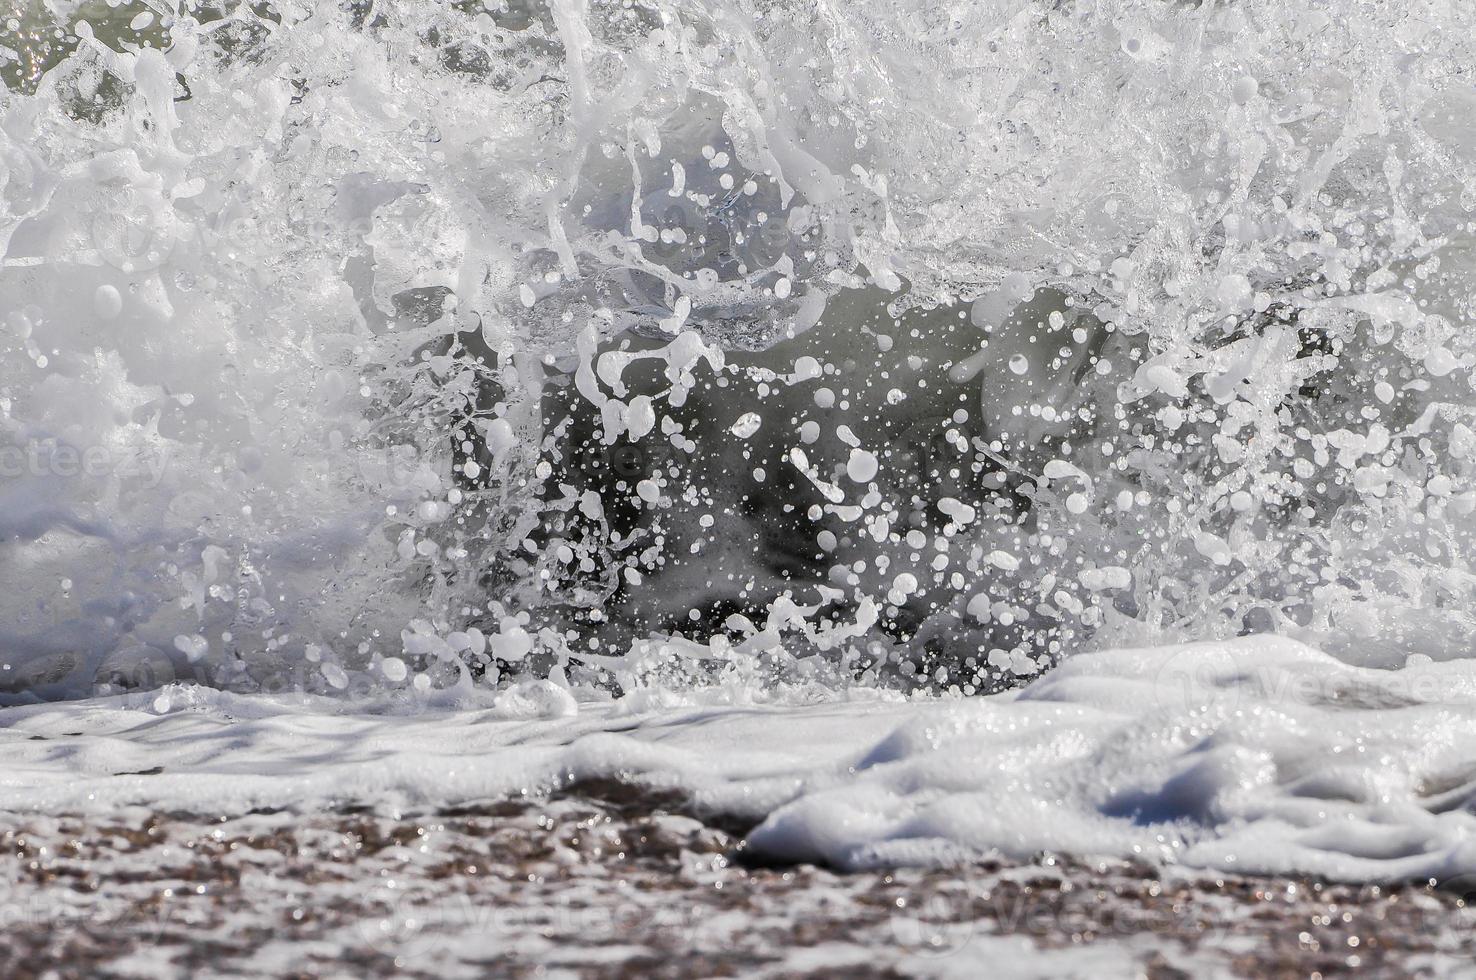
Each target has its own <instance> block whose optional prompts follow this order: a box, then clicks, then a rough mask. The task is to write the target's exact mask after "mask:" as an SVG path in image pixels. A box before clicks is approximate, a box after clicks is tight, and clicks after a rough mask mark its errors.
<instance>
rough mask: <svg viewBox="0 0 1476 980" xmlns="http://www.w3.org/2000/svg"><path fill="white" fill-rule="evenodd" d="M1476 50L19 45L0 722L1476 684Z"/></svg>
mask: <svg viewBox="0 0 1476 980" xmlns="http://www.w3.org/2000/svg"><path fill="white" fill-rule="evenodd" d="M146 14H150V15H151V16H149V17H145V15H146ZM1473 19H1476V13H1473V12H1472V11H1471V10H1470V9H1469V5H1464V4H1460V3H1457V2H1435V0H1430V2H1424V3H1416V4H1411V5H1404V6H1401V7H1398V8H1389V7H1385V6H1376V7H1370V6H1368V5H1363V4H1357V3H1352V2H1327V3H1314V4H1310V5H1302V6H1301V8H1300V9H1295V10H1291V9H1283V5H1279V4H1273V3H1269V2H1246V3H1239V4H1235V5H1233V6H1225V5H1218V4H1198V5H1193V4H1164V3H1158V2H1143V0H1102V2H1080V3H1070V2H1060V3H1056V2H1049V3H1048V2H1034V0H1032V2H1027V0H1018V2H1013V3H999V4H990V5H964V4H959V5H944V6H941V7H940V6H938V5H937V4H924V3H916V4H901V5H898V4H888V5H875V4H859V5H858V4H845V5H835V4H829V3H816V2H813V0H809V2H803V3H798V2H796V3H788V2H779V3H765V4H752V3H742V2H722V3H715V2H714V3H700V2H664V0H663V2H651V3H633V4H625V3H622V4H613V3H603V2H576V0H558V2H553V3H549V4H546V5H545V4H528V3H509V4H503V5H483V4H477V3H455V4H410V3H367V2H361V3H346V4H339V3H308V2H282V3H277V4H236V3H221V4H206V5H196V4H183V5H175V4H159V3H150V4H147V5H145V4H142V3H133V2H130V3H122V4H119V5H117V6H116V7H108V6H106V5H101V4H92V3H86V4H66V3H52V4H44V5H43V4H39V3H38V4H34V5H26V6H25V7H24V9H17V10H16V12H15V16H14V18H13V21H7V22H6V24H5V32H4V34H3V36H0V45H3V46H4V47H5V48H7V49H8V50H10V51H13V52H14V58H13V60H11V61H10V62H9V63H7V64H6V65H5V66H4V73H5V79H6V82H7V84H8V85H9V86H10V89H11V92H10V94H9V95H8V97H7V99H6V101H5V103H4V107H3V115H0V132H3V137H0V138H3V143H0V154H3V155H0V161H3V170H0V199H3V209H0V214H3V222H0V251H3V256H4V267H3V269H0V310H3V315H4V323H5V334H4V337H5V339H4V342H3V346H0V358H3V361H4V365H5V366H4V371H3V374H0V377H3V382H0V389H3V390H0V425H3V428H4V430H5V436H4V439H5V444H4V446H3V447H0V449H3V453H4V459H3V460H0V462H4V464H5V465H6V467H7V471H6V473H5V482H4V484H3V489H0V495H3V499H0V534H3V539H4V541H3V545H0V548H3V553H4V557H3V562H0V584H3V590H0V593H3V595H4V596H5V599H4V603H5V605H4V609H5V617H4V620H3V622H4V627H3V629H4V632H3V635H0V643H3V647H4V651H5V653H4V658H3V659H4V661H5V663H4V665H3V666H4V668H5V673H6V674H7V675H8V677H10V678H13V679H12V680H7V681H6V682H5V684H6V686H7V687H8V688H9V689H10V690H12V691H16V692H25V693H26V694H27V695H57V694H77V693H82V692H85V691H87V690H89V689H90V688H91V686H92V685H94V684H95V683H106V682H108V681H109V679H110V678H116V679H119V680H122V681H126V682H127V683H150V682H151V681H152V682H157V681H163V680H167V679H169V678H171V677H174V676H178V675H182V674H184V675H191V676H196V677H201V678H204V679H208V680H210V681H211V682H213V683H216V684H218V685H220V686H227V687H244V688H261V687H265V688H273V687H294V688H295V687H302V688H307V689H312V690H344V689H353V688H355V687H356V686H361V685H364V684H373V685H376V686H382V685H388V686H391V687H395V686H399V685H414V686H416V687H419V688H421V689H429V688H449V689H452V690H469V689H471V688H472V687H474V686H478V685H488V684H493V683H496V682H498V681H499V680H501V679H502V678H503V677H506V676H512V675H523V674H528V673H533V674H538V675H543V676H551V677H553V678H554V679H555V680H556V681H557V682H560V683H576V684H594V685H603V686H605V687H609V686H611V685H618V686H619V687H621V688H622V689H625V690H629V689H630V688H632V687H635V686H640V685H642V684H648V683H655V684H670V683H677V682H681V681H682V680H683V679H689V678H691V677H693V676H696V677H703V678H710V677H712V676H713V675H714V674H717V675H719V676H721V675H731V676H735V677H743V678H749V679H751V680H752V681H753V683H754V684H757V685H760V686H762V685H772V684H774V683H776V682H780V681H782V682H786V683H795V682H800V683H816V684H820V685H823V686H834V685H836V684H848V683H855V682H858V681H859V682H861V683H868V684H871V683H879V684H892V683H901V684H906V685H916V684H918V683H925V684H927V685H929V686H932V687H936V688H949V687H953V688H956V689H958V690H961V691H965V692H972V691H977V690H982V689H986V688H990V687H993V686H997V685H998V684H1000V683H1008V682H1009V681H1010V680H1011V679H1012V678H1015V677H1019V676H1028V675H1030V674H1032V673H1035V672H1037V671H1038V670H1040V669H1041V668H1042V667H1044V666H1047V665H1049V664H1050V663H1051V662H1053V661H1054V660H1055V659H1056V658H1057V657H1059V656H1061V655H1062V654H1064V653H1065V652H1068V651H1070V650H1073V649H1077V648H1080V647H1082V646H1084V645H1090V644H1093V643H1096V644H1103V643H1108V642H1111V643H1125V642H1129V641H1134V642H1142V641H1145V640H1153V639H1166V638H1173V637H1178V636H1216V635H1227V634H1234V633H1239V632H1245V631H1265V630H1272V629H1275V630H1279V631H1282V632H1287V633H1292V634H1297V635H1302V636H1304V637H1307V638H1311V639H1313V640H1315V641H1316V642H1318V643H1319V644H1321V645H1323V646H1324V647H1327V648H1331V649H1334V650H1344V651H1351V650H1352V649H1354V647H1355V645H1356V649H1357V650H1358V656H1360V657H1362V658H1364V659H1365V660H1367V661H1368V662H1397V661H1399V660H1402V657H1403V655H1404V654H1405V653H1407V652H1410V651H1420V652H1423V653H1428V654H1431V655H1435V656H1450V655H1454V654H1458V653H1463V652H1464V646H1465V638H1466V637H1468V636H1469V635H1470V631H1471V628H1472V626H1473V624H1472V622H1471V615H1470V612H1469V610H1471V609H1472V608H1473V601H1472V600H1473V595H1472V585H1473V581H1476V580H1473V578H1472V575H1471V569H1470V559H1469V555H1470V552H1471V545H1472V542H1471V540H1470V539H1471V529H1472V527H1473V522H1472V520H1471V515H1472V512H1473V510H1476V484H1473V473H1476V436H1473V430H1476V421H1473V409H1476V401H1473V393H1472V367H1473V365H1476V349H1473V342H1472V339H1471V338H1472V333H1471V330H1470V323H1471V318H1472V315H1473V310H1472V299H1471V296H1472V291H1471V282H1472V272H1473V271H1476V258H1473V257H1476V250H1473V241H1476V234H1473V233H1476V223H1473V219H1472V209H1473V207H1476V177H1473V174H1476V166H1473V157H1476V130H1472V129H1471V127H1470V124H1469V119H1470V118H1471V109H1472V108H1473V103H1476V89H1473V80H1472V78H1471V75H1470V72H1469V69H1468V68H1467V67H1466V66H1468V65H1469V64H1470V63H1471V60H1472V59H1471V55H1472V51H1471V50H1470V49H1471V41H1470V38H1472V37H1473V36H1476V35H1473V32H1472V28H1473V27H1476V24H1473V23H1472V21H1473ZM750 415H751V416H752V417H750ZM653 632H654V633H656V634H657V636H656V637H655V638H652V637H651V636H650V634H651V633H653ZM677 634H681V635H677ZM627 654H628V655H627ZM1349 655H1351V653H1350V654H1349Z"/></svg>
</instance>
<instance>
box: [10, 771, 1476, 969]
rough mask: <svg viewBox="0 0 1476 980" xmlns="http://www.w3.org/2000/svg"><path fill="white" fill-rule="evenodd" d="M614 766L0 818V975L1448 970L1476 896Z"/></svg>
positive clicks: (1466, 932) (1473, 938)
mask: <svg viewBox="0 0 1476 980" xmlns="http://www.w3.org/2000/svg"><path fill="white" fill-rule="evenodd" d="M682 811H683V806H682V803H681V801H680V800H679V799H676V798H672V797H663V796H659V795H652V794H650V793H647V792H644V791H637V790H634V789H632V788H630V787H627V786H623V785H620V784H614V783H600V784H584V785H581V786H580V787H578V788H577V789H576V790H575V791H573V792H570V793H566V794H563V795H561V796H559V797H557V798H553V799H540V800H516V801H504V802H488V803H485V804H479V805H473V806H464V807H458V808H455V809H450V810H443V811H440V812H437V813H433V814H419V815H411V814H394V813H390V812H384V811H369V810H356V809H355V808H352V807H350V808H342V809H339V810H337V811H334V812H320V813H309V814H299V813H291V812H276V813H253V814H248V815H245V816H236V817H230V818H224V817H222V818H213V817H210V816H206V815H201V814H177V813H176V814H171V813H158V812H152V811H149V810H147V809H143V808H134V809H130V810H127V811H125V812H120V813H118V814H117V815H116V816H114V817H112V818H108V819H99V818H87V819H83V818H79V817H56V818H17V817H12V816H7V817H4V818H0V819H3V823H0V864H3V869H0V915H3V921H0V925H3V929H0V973H3V974H4V975H6V976H11V977H41V976H62V977H70V976H78V977H81V976H159V975H181V976H182V975H186V974H197V973H201V972H207V973H210V974H213V975H275V976H324V975H354V976H391V975H397V976H424V977H443V976H489V975H492V976H560V975H566V976H595V977H696V976H739V975H741V976H786V977H789V976H847V977H893V976H953V975H957V976H979V975H983V973H982V972H981V971H985V972H987V973H988V975H991V976H996V977H1015V976H1021V977H1023V976H1092V977H1102V976H1148V977H1162V978H1168V977H1180V976H1185V977H1187V976H1196V977H1198V976H1215V975H1228V976H1257V977H1294V976H1295V977H1307V976H1316V975H1321V976H1337V975H1345V974H1354V973H1358V974H1362V973H1372V974H1376V975H1379V976H1445V975H1450V974H1453V973H1458V972H1461V971H1462V970H1464V969H1467V968H1469V967H1470V966H1471V965H1472V963H1473V962H1476V932H1473V930H1472V929H1471V928H1470V927H1471V925H1472V924H1473V923H1476V917H1473V915H1472V914H1471V913H1470V912H1468V910H1467V909H1466V908H1465V905H1464V903H1463V902H1462V901H1461V899H1460V897H1459V896H1457V895H1455V894H1452V893H1449V892H1439V891H1434V890H1432V889H1429V888H1427V887H1423V886H1419V885H1404V886H1398V887H1394V888H1379V887H1375V886H1347V885H1337V884H1329V883H1320V882H1314V881H1305V880H1291V879H1279V878H1278V879H1257V878H1226V879H1221V880H1211V879H1190V878H1180V877H1175V876H1171V875H1167V874H1164V873H1162V872H1160V871H1156V870H1154V869H1151V868H1147V867H1142V866H1136V865H1131V864H1123V863H1108V864H1099V865H1089V864H1080V863H1072V862H1066V861H1062V860H1058V859H1055V858H1053V857H1051V856H1049V855H1041V856H1039V857H1038V858H1037V859H1036V860H1035V861H1032V862H1029V863H1023V864H1022V863H1004V862H997V861H988V862H982V863H979V864H974V865H970V866H968V867H960V868H950V869H938V870H906V871H897V872H891V873H887V872H880V871H877V872H863V873H854V874H839V873H836V872H833V871H830V870H827V869H824V868H817V867H814V866H809V865H801V866H795V867H782V868H776V867H760V866H753V865H752V864H751V862H749V861H748V860H747V859H746V857H745V851H744V847H743V841H742V832H743V831H744V829H746V828H743V827H741V826H732V825H726V824H725V823H724V821H722V820H709V821H707V822H704V821H702V820H698V819H695V818H694V817H692V816H691V815H688V814H686V813H684V812H682Z"/></svg>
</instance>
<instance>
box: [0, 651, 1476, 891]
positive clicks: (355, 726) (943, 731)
mask: <svg viewBox="0 0 1476 980" xmlns="http://www.w3.org/2000/svg"><path fill="white" fill-rule="evenodd" d="M168 693H169V695H170V697H169V698H168V699H167V702H166V703H164V704H161V705H160V706H159V707H158V708H157V709H156V708H155V706H154V705H153V702H152V701H146V700H143V699H140V700H139V701H138V702H137V703H132V704H130V703H127V702H125V701H124V700H122V699H103V700H96V701H89V702H80V703H72V704H67V705H60V706H36V707H29V708H12V709H7V710H6V711H4V712H3V713H0V722H3V724H4V725H5V727H6V729H7V730H9V731H11V732H12V733H14V735H15V736H19V737H16V738H15V740H14V741H12V742H11V744H10V762H9V765H8V766H7V770H6V773H5V775H4V777H3V783H0V785H3V786H4V788H5V797H4V799H5V801H6V802H5V806H6V807H7V808H8V809H11V810H14V811H32V812H34V811H40V812H49V813H64V812H75V811H87V812H97V811H103V810H107V809H108V808H112V807H117V806H120V805H124V804H131V803H141V804H145V805H149V806H153V807H158V808H180V809H188V810H194V811H198V812H205V813H227V812H239V811H241V810H242V809H243V808H250V807H259V806H285V807H316V806H320V805H323V804H325V803H329V802H334V801H348V800H352V801H356V802H369V803H373V804H378V805H384V806H392V807H399V808H411V809H416V808H427V807H435V806H438V805H442V804H449V803H453V802H457V801H463V800H467V799H473V798H481V797H489V796H504V795H508V794H522V793H525V792H539V791H547V790H549V789H552V788H554V787H557V786H559V785H567V784H569V783H570V782H572V781H577V780H579V779H582V778H589V777H596V776H614V777H619V778H626V779H634V780H637V781H640V782H645V783H647V784H651V785H656V786H663V787H668V788H676V789H680V790H682V791H683V792H685V793H687V794H688V795H690V797H691V798H692V799H693V800H694V802H695V803H696V805H697V806H699V807H700V808H706V809H710V810H717V811H723V812H727V813H730V814H736V815H739V816H742V817H746V818H748V819H749V820H751V821H753V822H754V823H755V824H756V825H757V826H756V829H755V830H754V831H753V832H752V834H751V835H750V838H749V846H750V847H752V848H754V849H755V850H756V851H758V852H760V853H762V854H765V855H769V856H771V857H774V858H780V859H785V860H795V861H824V862H827V863H830V864H832V865H836V866H839V867H843V868H858V867H870V866H884V865H908V864H934V863H949V862H953V861H957V860H961V859H964V858H967V857H968V856H970V855H981V854H985V853H989V852H994V853H1000V854H1004V855H1008V856H1010V857H1014V858H1029V857H1031V856H1032V855H1034V854H1036V853H1037V852H1040V851H1050V852H1058V853H1068V854H1073V855H1078V856H1081V857H1118V858H1133V859H1137V860H1141V861H1145V862H1149V863H1152V864H1159V865H1163V866H1167V867H1178V868H1181V869H1185V870H1192V869H1202V870H1205V871H1210V872H1242V873H1266V874H1309V875H1318V876H1325V877H1328V878H1333V879H1344V880H1350V881H1391V880H1404V879H1424V878H1430V877H1436V878H1449V877H1451V876H1454V875H1458V874H1466V873H1476V814H1473V813H1472V812H1470V810H1469V808H1468V806H1467V801H1468V800H1469V799H1470V797H1471V796H1472V794H1473V793H1476V771H1473V769H1472V765H1471V759H1472V758H1473V755H1476V666H1472V665H1471V664H1469V663H1447V664H1436V663H1431V662H1428V661H1421V662H1417V663H1413V664H1411V665H1410V666H1407V667H1405V668H1403V669H1399V670H1389V671H1375V670H1367V669H1361V668H1356V667H1350V666H1348V665H1346V664H1343V663H1341V662H1339V661H1337V660H1335V659H1333V658H1331V657H1328V656H1326V655H1325V654H1322V653H1319V652H1317V651H1315V650H1313V649H1311V648H1309V647H1306V646H1303V645H1301V644H1298V643H1296V642H1294V641H1291V640H1286V639H1281V638H1276V637H1256V638H1246V639H1242V640H1237V641H1232V642H1225V643H1208V644H1191V645H1174V646H1165V647H1157V648H1149V649H1137V650H1118V651H1109V652H1105V653H1098V654H1088V655H1082V656H1079V657H1075V658H1072V659H1070V660H1069V661H1067V662H1066V663H1065V664H1064V665H1063V666H1061V667H1059V668H1057V669H1056V670H1055V671H1053V672H1051V673H1049V674H1047V675H1046V676H1044V677H1042V678H1041V679H1039V680H1037V681H1035V682H1034V683H1033V684H1032V685H1030V686H1029V687H1027V688H1025V689H1024V690H1022V691H1019V692H1015V693H1006V694H1001V695H995V696H991V697H984V698H976V699H968V700H961V699H951V700H949V699H942V700H939V699H921V700H898V699H895V698H892V699H886V698H882V699H878V698H876V697H874V696H872V697H864V698H860V699H857V700H840V701H829V702H823V703H812V704H790V705H784V704H779V703H769V704H759V703H754V702H752V701H751V700H745V699H744V698H742V697H740V698H739V699H738V701H737V702H736V703H735V702H734V695H735V694H737V693H739V692H736V691H732V690H729V691H726V692H724V691H721V690H713V691H709V692H707V693H706V694H702V693H688V694H686V695H680V696H675V698H674V699H673V697H671V696H668V697H666V698H664V699H660V698H658V699H655V700H653V699H652V698H651V697H649V696H646V697H643V698H641V699H640V700H639V701H638V702H637V701H634V700H633V701H632V702H631V705H630V706H628V707H627V706H622V704H621V703H619V702H617V703H615V704H610V703H608V702H606V703H596V702H586V703H584V704H582V705H579V706H578V713H577V714H574V713H573V711H574V702H573V699H572V698H570V697H569V695H568V693H567V692H564V691H561V690H559V689H557V688H554V687H552V686H549V685H546V684H544V685H540V686H537V687H536V689H535V688H530V687H524V688H515V689H513V691H510V692H508V693H507V694H504V695H502V696H501V698H499V699H498V701H497V703H496V705H495V706H494V708H493V709H492V711H490V712H487V711H478V710H463V711H459V712H450V713H448V712H446V711H444V710H434V709H431V708H429V707H428V706H425V705H422V706H421V709H420V710H419V711H418V712H416V713H407V712H410V711H411V709H412V708H413V705H410V704H406V703H401V704H400V705H399V706H398V707H395V706H394V705H393V704H391V703H385V704H381V705H380V708H379V711H380V712H381V713H378V714H366V713H363V712H362V711H361V712H346V711H344V710H343V708H342V706H341V705H340V704H338V703H336V702H333V701H330V700H324V699H318V698H308V697H301V696H296V697H276V698H271V697H250V698H247V697H239V696H233V695H228V694H224V693H221V692H218V691H209V690H205V689H201V688H194V687H176V688H174V689H171V690H170V691H169V692H168ZM704 702H705V703H704ZM725 702H727V703H725ZM658 705H660V706H659V707H657V706H658ZM632 708H634V713H632V711H631V709H632ZM158 712H163V713H162V715H161V714H159V713H158ZM32 736H42V737H41V738H40V739H33V738H32ZM155 766H160V767H162V769H163V772H162V773H160V774H158V775H149V776H143V775H116V774H119V773H130V772H138V771H141V770H145V769H150V768H152V767H155Z"/></svg>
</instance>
